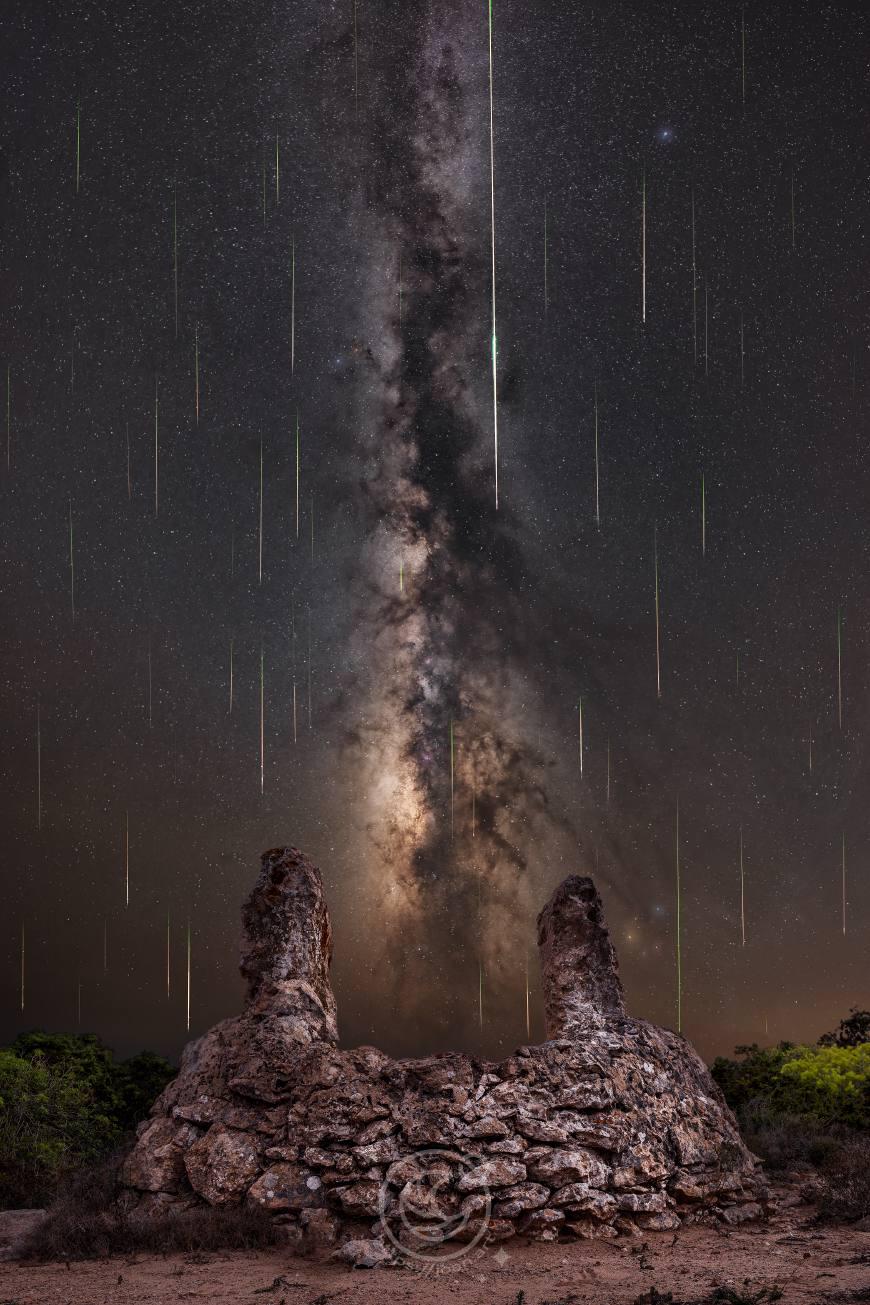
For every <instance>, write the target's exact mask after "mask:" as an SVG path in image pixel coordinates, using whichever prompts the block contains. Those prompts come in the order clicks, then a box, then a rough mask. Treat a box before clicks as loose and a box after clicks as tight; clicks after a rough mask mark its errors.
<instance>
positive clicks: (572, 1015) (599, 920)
mask: <svg viewBox="0 0 870 1305" xmlns="http://www.w3.org/2000/svg"><path fill="white" fill-rule="evenodd" d="M538 947H539V948H540V952H541V974H542V976H543V986H544V1014H545V1019H546V1028H547V1037H548V1038H564V1037H569V1036H571V1035H572V1034H577V1033H580V1032H582V1030H583V1029H584V1028H585V1027H586V1025H588V1024H590V1023H598V1022H600V1021H601V1020H602V1019H606V1018H608V1017H613V1016H619V1015H624V1014H625V999H624V997H623V993H622V984H621V982H620V979H619V967H618V965H617V962H616V952H615V951H614V950H613V944H612V942H611V941H610V935H609V934H608V932H607V929H606V928H605V926H604V912H603V910H602V907H601V898H600V897H599V896H598V893H597V892H596V890H595V885H594V883H593V882H592V880H591V879H586V878H581V876H580V875H571V876H570V877H569V878H568V879H565V880H564V881H563V882H562V883H561V884H560V885H559V887H558V888H557V889H556V891H555V892H554V893H553V896H552V897H551V898H550V900H549V902H548V903H547V905H546V906H545V907H544V909H543V911H542V912H541V914H540V915H539V916H538Z"/></svg>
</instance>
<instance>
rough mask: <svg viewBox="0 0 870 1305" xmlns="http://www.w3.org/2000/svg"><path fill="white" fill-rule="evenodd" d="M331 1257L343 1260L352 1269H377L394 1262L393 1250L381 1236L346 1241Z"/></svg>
mask: <svg viewBox="0 0 870 1305" xmlns="http://www.w3.org/2000/svg"><path fill="white" fill-rule="evenodd" d="M330 1259H333V1260H341V1261H342V1263H343V1264H349V1265H350V1267H351V1268H352V1269H377V1268H380V1267H381V1266H386V1265H389V1264H392V1263H393V1262H394V1257H393V1252H392V1251H391V1250H390V1249H389V1247H388V1246H387V1244H386V1242H384V1241H383V1240H382V1239H381V1238H380V1237H373V1238H372V1239H371V1240H370V1241H360V1240H354V1241H349V1242H345V1243H344V1245H343V1246H340V1247H339V1249H338V1250H337V1251H334V1252H333V1253H332V1255H331V1256H330Z"/></svg>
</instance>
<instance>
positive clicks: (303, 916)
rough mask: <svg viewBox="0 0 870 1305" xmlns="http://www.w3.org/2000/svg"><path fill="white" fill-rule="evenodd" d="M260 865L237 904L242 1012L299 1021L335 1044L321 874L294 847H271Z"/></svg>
mask: <svg viewBox="0 0 870 1305" xmlns="http://www.w3.org/2000/svg"><path fill="white" fill-rule="evenodd" d="M261 861H262V866H261V869H260V874H259V877H258V879H257V882H256V884H255V885H254V888H253V891H252V892H251V895H250V897H248V899H247V901H246V902H245V904H244V906H243V907H242V923H243V925H244V930H245V944H244V950H243V952H242V961H241V966H240V968H241V972H242V976H243V978H245V979H246V980H247V984H248V995H247V1011H246V1013H248V1014H253V1015H265V1014H270V1015H278V1016H285V1017H291V1018H293V1019H295V1020H301V1021H302V1022H303V1023H304V1024H307V1025H310V1033H311V1035H312V1036H314V1037H317V1038H320V1039H323V1040H325V1041H331V1042H336V1041H337V1040H338V1029H337V1025H336V1010H335V996H334V994H333V991H332V987H331V985H330V982H329V966H330V963H331V961H332V926H331V924H330V922H329V911H328V910H327V908H326V902H325V900H324V896H323V882H322V880H321V878H320V871H319V870H318V869H317V867H316V866H315V865H313V864H312V862H311V861H309V859H308V857H307V856H305V855H304V854H303V853H302V852H300V851H299V850H298V848H295V847H276V848H273V849H272V850H271V851H269V852H264V853H263V856H262V858H261Z"/></svg>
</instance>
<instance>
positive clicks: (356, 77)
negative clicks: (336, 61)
mask: <svg viewBox="0 0 870 1305" xmlns="http://www.w3.org/2000/svg"><path fill="white" fill-rule="evenodd" d="M353 104H354V113H355V115H356V117H357V118H358V117H359V46H358V43H357V30H356V0H353Z"/></svg>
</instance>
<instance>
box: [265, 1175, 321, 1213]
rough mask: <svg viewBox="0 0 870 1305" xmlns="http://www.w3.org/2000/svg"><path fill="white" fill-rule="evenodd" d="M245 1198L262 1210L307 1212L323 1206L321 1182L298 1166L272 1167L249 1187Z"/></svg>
mask: <svg viewBox="0 0 870 1305" xmlns="http://www.w3.org/2000/svg"><path fill="white" fill-rule="evenodd" d="M247 1199H248V1203H249V1204H250V1205H258V1206H261V1207H262V1208H263V1209H264V1210H272V1211H275V1212H277V1211H284V1210H297V1211H298V1210H307V1209H309V1208H310V1207H311V1206H317V1205H322V1204H323V1183H322V1181H321V1180H320V1178H318V1177H317V1175H316V1174H313V1173H312V1172H311V1171H310V1170H308V1169H303V1168H301V1167H300V1166H299V1165H273V1166H272V1168H271V1169H267V1170H266V1172H265V1173H264V1174H261V1175H260V1177H259V1178H258V1179H257V1181H256V1182H255V1183H253V1184H252V1185H251V1187H249V1188H248V1197H247Z"/></svg>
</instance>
